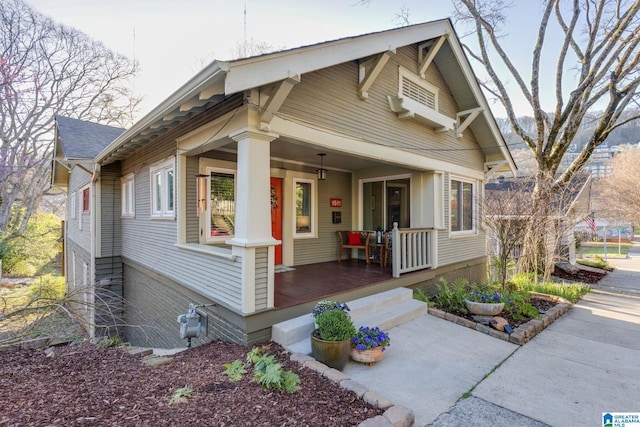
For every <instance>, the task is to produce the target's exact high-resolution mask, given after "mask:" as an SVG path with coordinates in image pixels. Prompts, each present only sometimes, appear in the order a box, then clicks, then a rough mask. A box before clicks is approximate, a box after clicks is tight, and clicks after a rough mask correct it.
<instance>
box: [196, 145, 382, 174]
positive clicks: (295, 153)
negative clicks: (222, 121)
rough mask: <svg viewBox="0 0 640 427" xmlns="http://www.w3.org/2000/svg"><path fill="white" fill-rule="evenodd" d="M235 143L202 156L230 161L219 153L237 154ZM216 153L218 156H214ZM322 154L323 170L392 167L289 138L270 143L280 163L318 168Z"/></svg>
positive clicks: (380, 161)
mask: <svg viewBox="0 0 640 427" xmlns="http://www.w3.org/2000/svg"><path fill="white" fill-rule="evenodd" d="M237 147H238V145H237V143H236V142H235V141H232V140H230V139H229V143H228V144H226V145H224V146H222V147H221V148H220V149H219V150H213V151H212V152H209V153H204V154H203V155H204V156H214V157H218V158H224V159H225V160H232V159H230V158H228V157H225V156H224V155H221V154H220V152H224V153H232V154H233V155H235V154H237ZM216 151H217V153H218V154H214V153H215V152H216ZM320 153H324V154H326V156H324V159H323V166H324V168H325V169H329V170H334V171H341V172H353V171H356V170H362V169H367V168H373V167H379V166H380V165H393V163H392V162H389V161H384V160H380V159H371V158H367V157H358V156H354V155H352V154H345V153H343V152H340V151H335V150H328V149H327V148H325V147H320V146H316V145H313V144H309V143H305V142H299V141H296V140H294V139H291V138H286V137H280V138H278V139H276V140H274V141H272V142H271V158H272V160H274V161H276V162H277V161H281V162H283V163H288V164H292V163H293V164H299V165H301V166H306V167H317V168H319V167H320V157H319V156H318V154H320Z"/></svg>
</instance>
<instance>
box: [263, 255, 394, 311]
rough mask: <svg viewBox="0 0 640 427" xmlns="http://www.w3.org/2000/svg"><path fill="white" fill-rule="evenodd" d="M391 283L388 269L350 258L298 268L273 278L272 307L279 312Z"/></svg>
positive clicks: (277, 274)
mask: <svg viewBox="0 0 640 427" xmlns="http://www.w3.org/2000/svg"><path fill="white" fill-rule="evenodd" d="M391 279H393V275H392V272H391V267H390V266H387V267H386V268H384V267H381V266H380V264H376V263H371V264H367V263H366V262H365V261H364V260H358V259H353V258H352V259H346V260H343V261H342V262H340V263H339V262H338V261H331V262H323V263H318V264H309V265H299V266H296V267H295V269H294V270H291V271H286V272H283V273H276V274H275V279H274V288H275V289H274V305H275V309H276V310H279V309H283V308H286V307H291V306H294V305H298V304H303V303H305V302H309V301H317V300H320V299H324V298H329V297H330V296H331V295H335V294H339V293H341V292H345V291H349V290H353V289H357V288H362V287H365V286H370V285H373V284H375V283H379V282H384V281H388V280H391Z"/></svg>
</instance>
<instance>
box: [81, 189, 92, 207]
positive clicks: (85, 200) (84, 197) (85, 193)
mask: <svg viewBox="0 0 640 427" xmlns="http://www.w3.org/2000/svg"><path fill="white" fill-rule="evenodd" d="M89 195H90V193H89V187H87V188H85V189H84V190H82V213H89Z"/></svg>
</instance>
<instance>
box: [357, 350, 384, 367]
mask: <svg viewBox="0 0 640 427" xmlns="http://www.w3.org/2000/svg"><path fill="white" fill-rule="evenodd" d="M385 354H387V351H386V350H382V347H376V348H368V349H366V350H357V349H356V348H355V347H352V348H351V358H352V359H353V360H355V361H356V362H361V363H364V364H365V365H373V364H374V363H376V362H377V361H379V360H380V359H382V358H383V357H384V355H385Z"/></svg>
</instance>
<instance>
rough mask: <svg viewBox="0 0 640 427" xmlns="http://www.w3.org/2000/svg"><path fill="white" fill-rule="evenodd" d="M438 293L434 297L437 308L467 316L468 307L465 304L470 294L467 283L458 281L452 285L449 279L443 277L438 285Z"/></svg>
mask: <svg viewBox="0 0 640 427" xmlns="http://www.w3.org/2000/svg"><path fill="white" fill-rule="evenodd" d="M436 288H437V290H438V293H437V294H436V295H435V296H434V302H435V305H436V307H437V308H439V309H440V310H443V311H446V312H449V313H462V314H467V305H466V303H465V302H464V299H465V297H466V296H467V294H468V293H469V288H468V286H467V283H466V281H464V280H457V281H456V282H454V283H452V284H450V283H449V282H447V279H445V278H444V277H441V278H440V280H439V281H438V283H437V284H436Z"/></svg>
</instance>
